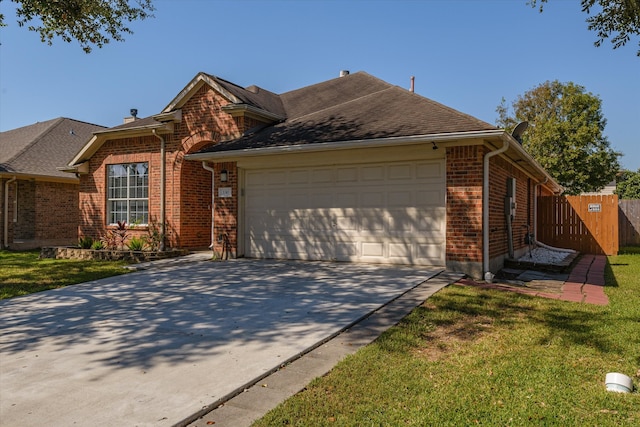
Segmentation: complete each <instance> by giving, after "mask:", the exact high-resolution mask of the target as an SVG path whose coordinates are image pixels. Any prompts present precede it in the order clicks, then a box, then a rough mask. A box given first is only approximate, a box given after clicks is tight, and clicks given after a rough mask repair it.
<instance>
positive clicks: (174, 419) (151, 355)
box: [0, 260, 441, 426]
mask: <svg viewBox="0 0 640 427" xmlns="http://www.w3.org/2000/svg"><path fill="white" fill-rule="evenodd" d="M440 271H441V269H435V268H433V269H430V268H418V267H402V266H371V265H358V264H343V263H320V262H285V261H255V260H236V261H229V262H221V263H216V262H208V261H203V262H197V263H188V264H183V265H180V264H178V265H176V266H174V267H171V268H165V269H158V268H156V269H150V270H146V271H139V272H135V273H131V274H127V275H124V276H119V277H114V278H109V279H103V280H98V281H95V282H89V283H84V284H81V285H75V286H69V287H67V288H63V289H58V290H54V291H47V292H42V293H38V294H33V295H29V296H25V297H20V298H14V299H11V300H5V301H0V328H1V336H0V424H2V425H7V426H9V425H12V426H13V425H16V426H17V425H20V426H33V425H48V426H71V425H92V426H171V425H174V424H176V423H180V422H182V420H185V419H186V418H188V417H189V416H191V415H192V414H194V413H196V412H198V411H200V410H201V409H202V408H203V407H206V406H208V405H210V404H211V403H213V402H215V401H217V400H219V399H220V398H222V397H224V396H227V395H229V394H230V393H233V392H234V391H236V390H238V389H241V388H242V387H244V386H246V385H247V384H250V383H252V382H253V381H255V380H256V379H257V378H259V377H261V376H263V375H265V374H266V373H268V372H271V371H272V370H274V369H275V368H277V367H278V366H280V365H282V364H283V363H286V362H287V361H289V360H291V359H293V358H295V357H296V356H298V355H299V354H300V353H302V352H305V351H306V350H308V349H309V348H312V347H314V346H315V345H317V344H318V343H319V342H322V341H324V340H326V339H327V338H329V337H331V336H333V335H335V334H337V333H338V332H340V331H341V330H344V329H345V328H347V327H348V326H350V325H352V324H353V323H354V322H356V321H358V320H359V319H361V318H362V317H364V316H366V315H367V314H369V313H370V312H372V311H374V310H376V309H377V308H379V307H380V306H382V305H384V304H385V303H387V302H388V301H390V300H392V299H394V298H396V297H398V296H399V295H401V294H403V293H404V292H406V291H408V290H410V289H411V288H413V287H415V286H417V285H418V284H420V283H422V282H424V281H425V280H427V279H429V278H431V277H433V276H435V275H437V274H438V273H439V272H440Z"/></svg>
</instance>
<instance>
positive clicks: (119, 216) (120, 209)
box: [109, 201, 127, 224]
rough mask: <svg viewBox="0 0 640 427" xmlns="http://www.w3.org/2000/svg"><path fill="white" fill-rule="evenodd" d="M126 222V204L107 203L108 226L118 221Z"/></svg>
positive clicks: (119, 202) (117, 202) (118, 202)
mask: <svg viewBox="0 0 640 427" xmlns="http://www.w3.org/2000/svg"><path fill="white" fill-rule="evenodd" d="M126 220H127V202H121V201H111V202H109V224H116V223H117V222H118V221H126Z"/></svg>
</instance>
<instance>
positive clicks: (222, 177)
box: [220, 169, 229, 182]
mask: <svg viewBox="0 0 640 427" xmlns="http://www.w3.org/2000/svg"><path fill="white" fill-rule="evenodd" d="M228 179H229V172H227V170H226V169H224V170H222V171H220V182H227V180H228Z"/></svg>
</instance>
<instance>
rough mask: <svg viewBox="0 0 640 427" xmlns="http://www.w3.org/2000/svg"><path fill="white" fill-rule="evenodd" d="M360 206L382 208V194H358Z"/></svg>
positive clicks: (379, 192)
mask: <svg viewBox="0 0 640 427" xmlns="http://www.w3.org/2000/svg"><path fill="white" fill-rule="evenodd" d="M360 206H361V207H363V208H383V207H384V206H385V198H384V192H382V191H380V190H376V191H363V192H362V193H361V194H360Z"/></svg>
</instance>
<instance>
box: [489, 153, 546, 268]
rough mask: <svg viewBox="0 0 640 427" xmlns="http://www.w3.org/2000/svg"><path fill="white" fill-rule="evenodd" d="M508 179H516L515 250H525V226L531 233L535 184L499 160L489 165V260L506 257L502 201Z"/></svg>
mask: <svg viewBox="0 0 640 427" xmlns="http://www.w3.org/2000/svg"><path fill="white" fill-rule="evenodd" d="M507 178H515V179H516V203H517V207H516V214H515V217H514V218H513V220H512V234H513V247H514V250H516V251H517V250H518V249H521V248H523V247H525V246H526V244H525V243H524V237H525V235H526V233H527V225H529V227H530V230H531V232H533V215H534V211H533V208H534V200H533V197H534V194H533V190H534V185H535V182H533V180H531V179H530V178H529V177H528V176H527V175H525V174H524V173H523V172H522V171H521V170H520V169H518V168H517V167H516V166H515V165H513V164H511V163H509V162H507V161H506V160H505V159H504V158H502V157H500V156H498V157H494V158H492V159H491V161H490V165H489V182H490V187H489V206H490V208H489V231H490V233H489V236H490V240H489V257H490V258H494V257H497V256H501V255H505V254H508V253H509V251H508V233H507V220H506V216H505V208H504V199H505V196H506V195H507Z"/></svg>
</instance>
